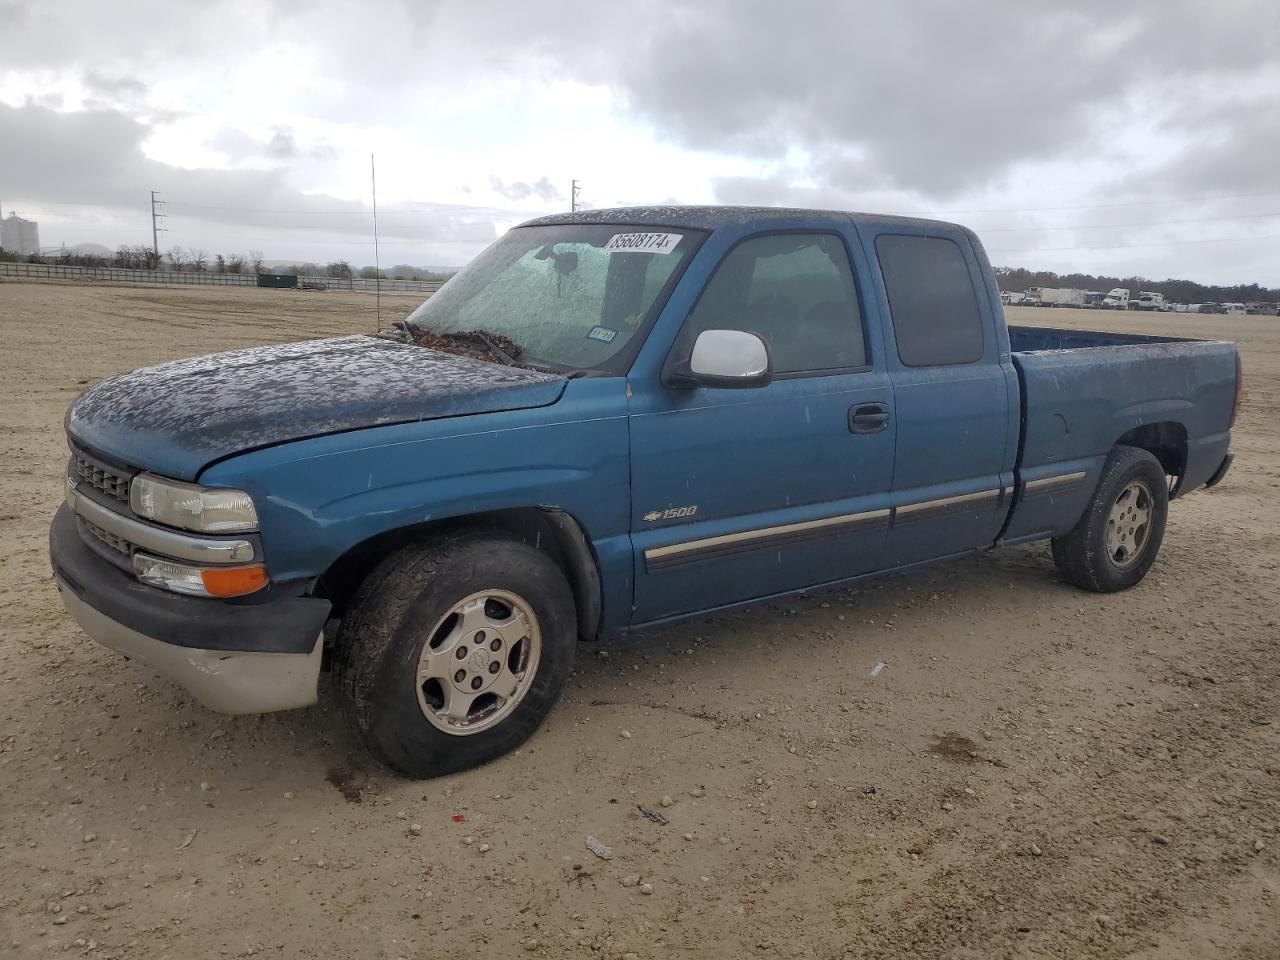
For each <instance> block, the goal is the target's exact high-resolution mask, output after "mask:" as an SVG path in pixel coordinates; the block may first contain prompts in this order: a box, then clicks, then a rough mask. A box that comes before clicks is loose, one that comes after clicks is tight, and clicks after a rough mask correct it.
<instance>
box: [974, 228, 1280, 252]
mask: <svg viewBox="0 0 1280 960" xmlns="http://www.w3.org/2000/svg"><path fill="white" fill-rule="evenodd" d="M1258 240H1280V233H1271V234H1264V235H1263V236H1260V237H1201V238H1200V239H1197V240H1162V241H1160V242H1158V243H1113V244H1108V245H1106V246H1100V247H1085V246H1080V247H1039V248H1034V249H1033V248H1028V247H1008V248H1006V249H1004V250H1000V249H997V251H996V252H998V253H1060V252H1063V251H1066V250H1126V249H1130V248H1133V247H1172V246H1181V245H1183V244H1188V243H1244V242H1245V241H1254V242H1256V241H1258ZM990 252H991V251H988V253H990Z"/></svg>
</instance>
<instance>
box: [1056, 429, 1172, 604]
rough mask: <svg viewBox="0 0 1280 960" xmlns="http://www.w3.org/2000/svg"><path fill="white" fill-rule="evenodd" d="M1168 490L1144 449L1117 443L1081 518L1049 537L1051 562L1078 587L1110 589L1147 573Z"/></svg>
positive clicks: (1159, 538) (1157, 545)
mask: <svg viewBox="0 0 1280 960" xmlns="http://www.w3.org/2000/svg"><path fill="white" fill-rule="evenodd" d="M1168 513H1169V488H1168V482H1167V480H1166V479H1165V474H1164V468H1163V467H1161V466H1160V462H1159V461H1158V460H1156V458H1155V457H1153V456H1152V455H1151V454H1150V453H1148V452H1147V451H1146V450H1140V449H1138V448H1137V447H1124V446H1120V447H1116V448H1115V449H1114V450H1113V451H1112V452H1111V455H1110V456H1109V457H1108V458H1107V462H1106V464H1105V465H1104V466H1103V468H1102V476H1101V477H1100V478H1099V480H1098V487H1097V490H1095V491H1094V495H1093V499H1092V500H1091V501H1090V502H1089V506H1088V508H1087V509H1086V510H1085V513H1084V516H1082V517H1081V518H1080V521H1079V522H1078V523H1077V524H1076V525H1075V528H1074V529H1073V530H1072V531H1071V532H1070V533H1069V534H1067V535H1066V536H1065V537H1057V538H1055V539H1054V541H1053V560H1054V563H1056V564H1057V566H1058V569H1059V570H1060V571H1061V572H1062V574H1063V575H1064V576H1065V577H1066V578H1067V579H1068V580H1070V581H1071V582H1072V583H1074V584H1075V585H1076V586H1077V587H1081V588H1082V589H1085V590H1092V591H1094V592H1095V593H1112V592H1115V591H1117V590H1125V589H1128V588H1129V587H1132V586H1133V585H1134V584H1135V583H1137V582H1138V581H1140V580H1141V579H1142V578H1143V577H1145V576H1146V575H1147V571H1148V570H1150V569H1151V564H1152V563H1154V562H1155V559H1156V554H1158V553H1159V552H1160V544H1161V542H1162V541H1163V540H1164V528H1165V521H1166V519H1167V518H1168Z"/></svg>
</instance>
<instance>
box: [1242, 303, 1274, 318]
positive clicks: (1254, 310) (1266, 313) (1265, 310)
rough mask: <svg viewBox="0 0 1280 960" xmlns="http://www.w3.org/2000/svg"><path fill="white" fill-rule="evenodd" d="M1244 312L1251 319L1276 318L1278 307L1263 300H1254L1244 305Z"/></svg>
mask: <svg viewBox="0 0 1280 960" xmlns="http://www.w3.org/2000/svg"><path fill="white" fill-rule="evenodd" d="M1244 312H1245V313H1247V314H1248V315H1249V316H1251V317H1274V316H1276V305H1275V304H1274V303H1266V302H1264V301H1261V300H1253V301H1250V302H1249V303H1246V304H1245V305H1244Z"/></svg>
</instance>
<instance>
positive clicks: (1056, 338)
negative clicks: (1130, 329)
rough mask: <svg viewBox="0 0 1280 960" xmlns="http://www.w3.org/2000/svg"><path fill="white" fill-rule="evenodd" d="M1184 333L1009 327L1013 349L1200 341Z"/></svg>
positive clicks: (1035, 349)
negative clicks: (1156, 334) (1150, 334)
mask: <svg viewBox="0 0 1280 960" xmlns="http://www.w3.org/2000/svg"><path fill="white" fill-rule="evenodd" d="M1201 342H1203V341H1198V340H1188V339H1186V338H1185V337H1146V336H1141V335H1139V334H1133V333H1103V332H1102V331H1098V330H1059V329H1056V328H1051V327H1014V326H1010V327H1009V347H1010V349H1012V350H1013V352H1014V353H1035V352H1038V351H1042V350H1079V349H1082V348H1087V347H1121V346H1132V345H1135V344H1150V343H1201Z"/></svg>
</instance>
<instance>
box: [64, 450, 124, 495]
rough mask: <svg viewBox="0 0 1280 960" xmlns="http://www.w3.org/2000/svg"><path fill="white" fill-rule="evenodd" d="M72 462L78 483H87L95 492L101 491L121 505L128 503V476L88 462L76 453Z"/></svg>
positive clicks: (90, 461)
mask: <svg viewBox="0 0 1280 960" xmlns="http://www.w3.org/2000/svg"><path fill="white" fill-rule="evenodd" d="M73 460H74V466H75V471H76V477H77V478H78V481H79V482H81V483H87V484H88V485H89V486H91V487H93V488H94V489H95V490H101V491H102V492H103V493H105V494H106V495H107V496H109V497H114V498H115V499H116V500H119V501H120V502H121V503H128V502H129V477H128V476H126V475H125V474H122V473H116V472H115V471H114V470H111V469H110V468H108V467H104V466H103V465H102V464H100V463H95V462H94V461H92V460H88V459H86V458H84V457H82V456H81V455H80V454H78V453H77V454H74V456H73Z"/></svg>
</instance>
